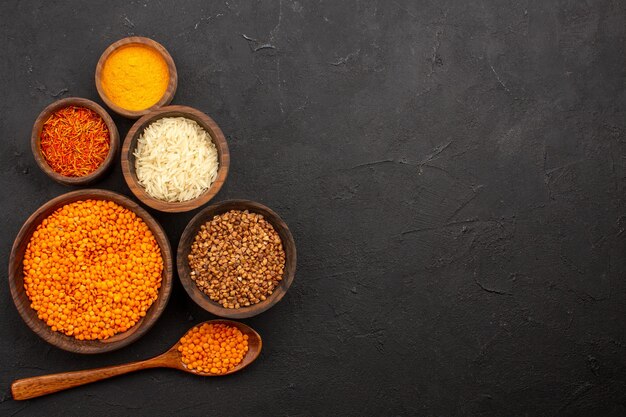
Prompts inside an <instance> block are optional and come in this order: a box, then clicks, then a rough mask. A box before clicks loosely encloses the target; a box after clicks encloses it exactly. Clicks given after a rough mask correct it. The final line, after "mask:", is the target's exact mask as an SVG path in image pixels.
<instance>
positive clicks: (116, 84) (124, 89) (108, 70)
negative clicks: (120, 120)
mask: <svg viewBox="0 0 626 417" xmlns="http://www.w3.org/2000/svg"><path fill="white" fill-rule="evenodd" d="M169 76H170V74H169V70H168V68H167V63H166V62H165V59H163V57H162V56H161V54H160V53H159V52H157V51H156V50H154V49H153V48H150V47H147V46H143V45H136V44H135V45H128V46H125V47H122V48H120V49H118V50H116V51H114V52H113V53H112V54H111V55H110V56H109V57H108V58H107V60H106V61H105V63H104V66H103V68H102V88H103V89H104V93H105V94H106V96H107V97H108V98H109V99H110V100H111V101H112V102H113V103H115V104H117V105H118V106H120V107H122V108H124V109H126V110H133V111H139V110H145V109H147V108H149V107H151V106H153V105H155V104H156V103H158V101H159V100H160V99H161V97H163V94H164V93H165V90H166V89H167V85H168V83H169Z"/></svg>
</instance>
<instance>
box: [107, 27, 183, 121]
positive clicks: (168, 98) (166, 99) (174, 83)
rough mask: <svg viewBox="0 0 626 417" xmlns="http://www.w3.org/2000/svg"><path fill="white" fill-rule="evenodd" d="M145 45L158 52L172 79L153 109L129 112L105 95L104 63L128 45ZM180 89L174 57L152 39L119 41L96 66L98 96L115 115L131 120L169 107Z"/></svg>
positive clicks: (138, 38) (134, 38)
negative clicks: (160, 108) (116, 51)
mask: <svg viewBox="0 0 626 417" xmlns="http://www.w3.org/2000/svg"><path fill="white" fill-rule="evenodd" d="M133 44H135V45H143V46H146V47H149V48H152V49H154V50H155V51H157V52H158V53H159V54H161V56H162V57H163V59H164V60H165V63H166V64H167V69H168V70H169V74H170V79H169V83H168V85H167V88H166V89H165V93H163V96H162V97H161V99H160V100H159V101H158V102H157V103H156V104H154V105H153V106H152V107H148V108H147V109H144V110H128V109H125V108H123V107H120V106H118V105H117V104H115V103H114V102H113V101H111V100H110V99H109V97H108V96H107V95H106V94H105V93H104V89H103V88H102V68H103V67H104V63H105V62H106V60H107V59H108V58H109V56H111V54H112V53H113V52H114V51H115V50H117V49H119V48H122V47H125V46H128V45H133ZM177 87H178V72H177V71H176V65H174V60H173V59H172V56H171V55H170V54H169V52H167V49H165V48H164V47H163V45H161V44H160V43H158V42H156V41H154V40H152V39H150V38H144V37H141V36H131V37H128V38H124V39H120V40H119V41H117V42H115V43H113V44H111V45H110V46H109V47H108V48H107V49H105V50H104V52H103V53H102V55H101V56H100V59H99V60H98V65H96V89H97V90H98V94H99V95H100V98H101V99H102V101H104V102H105V103H106V105H107V106H109V108H110V109H111V110H113V111H114V112H115V113H117V114H120V115H122V116H124V117H128V118H129V119H137V118H139V117H141V116H143V115H144V114H148V113H150V112H151V111H152V110H155V109H158V108H159V107H163V106H167V105H168V104H170V103H171V102H172V99H173V98H174V94H176V88H177Z"/></svg>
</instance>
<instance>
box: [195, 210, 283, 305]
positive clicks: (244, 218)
mask: <svg viewBox="0 0 626 417" xmlns="http://www.w3.org/2000/svg"><path fill="white" fill-rule="evenodd" d="M188 261H189V267H190V268H191V278H192V279H193V280H194V281H195V283H196V285H197V286H198V288H200V290H202V292H204V293H205V294H206V295H208V296H209V297H210V298H211V299H212V300H213V301H216V302H218V303H220V304H221V305H222V306H223V307H226V308H241V307H244V306H245V307H248V306H250V305H253V304H256V303H259V302H261V301H264V300H265V299H266V298H267V297H268V296H269V295H270V294H272V293H273V292H274V289H275V288H276V286H277V285H278V283H279V282H280V281H281V280H282V279H283V271H284V270H285V251H284V250H283V245H282V242H281V240H280V236H278V233H276V230H274V228H273V227H272V225H271V224H270V223H269V222H268V221H267V220H265V219H264V218H263V216H262V215H260V214H257V213H250V212H248V211H247V210H246V211H239V210H231V211H229V212H226V213H223V214H220V215H217V216H215V217H213V219H212V220H210V221H208V222H207V223H205V224H204V225H202V227H201V228H200V231H199V232H198V234H197V235H196V237H195V239H194V242H193V244H192V245H191V252H190V253H189V256H188Z"/></svg>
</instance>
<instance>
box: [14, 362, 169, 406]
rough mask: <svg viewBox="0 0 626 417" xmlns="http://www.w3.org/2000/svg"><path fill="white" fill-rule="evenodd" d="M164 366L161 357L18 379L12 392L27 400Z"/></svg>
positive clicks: (15, 396) (20, 398)
mask: <svg viewBox="0 0 626 417" xmlns="http://www.w3.org/2000/svg"><path fill="white" fill-rule="evenodd" d="M164 365H165V364H164V363H163V361H161V360H159V357H157V358H152V359H148V360H145V361H140V362H132V363H127V364H124V365H114V366H108V367H105V368H96V369H87V370H84V371H76V372H62V373H59V374H52V375H43V376H35V377H32V378H24V379H18V380H17V381H15V382H13V384H11V392H12V393H13V399H15V400H27V399H29V398H35V397H40V396H42V395H47V394H52V393H53V392H57V391H62V390H64V389H68V388H73V387H77V386H79V385H84V384H89V383H90V382H96V381H100V380H102V379H107V378H111V377H113V376H117V375H123V374H127V373H129V372H134V371H139V370H141V369H147V368H156V367H160V366H164Z"/></svg>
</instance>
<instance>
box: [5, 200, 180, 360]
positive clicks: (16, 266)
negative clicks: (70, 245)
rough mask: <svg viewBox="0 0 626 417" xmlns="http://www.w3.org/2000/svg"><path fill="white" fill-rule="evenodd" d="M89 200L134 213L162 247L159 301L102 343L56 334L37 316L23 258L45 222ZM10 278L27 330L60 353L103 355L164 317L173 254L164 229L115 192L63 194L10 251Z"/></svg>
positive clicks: (43, 209)
mask: <svg viewBox="0 0 626 417" xmlns="http://www.w3.org/2000/svg"><path fill="white" fill-rule="evenodd" d="M88 199H92V200H105V201H112V202H114V203H116V204H118V205H120V206H122V207H124V208H126V209H128V210H130V211H132V212H133V213H135V215H136V216H138V217H139V218H141V219H142V220H143V221H144V223H145V224H146V225H147V226H148V228H149V229H150V231H151V232H152V234H153V236H154V238H155V239H156V242H157V244H158V246H159V247H160V250H161V256H162V259H163V272H162V274H161V287H160V288H159V290H158V295H157V298H156V300H155V301H154V302H153V303H152V305H151V306H150V307H149V308H148V309H147V311H146V314H145V316H144V317H141V318H140V319H139V321H137V323H135V325H134V326H132V327H130V328H129V329H128V330H126V331H124V332H121V333H117V334H115V335H114V336H112V337H109V338H108V339H103V340H78V339H76V338H74V337H72V336H67V335H65V334H63V333H61V332H58V331H53V330H52V328H51V327H49V326H48V325H47V324H46V323H45V322H44V321H43V320H41V319H40V318H39V317H38V315H37V312H36V311H35V310H34V309H33V308H32V307H31V300H30V299H29V297H28V295H27V294H26V290H25V287H24V272H23V262H24V256H25V252H26V248H27V246H28V244H29V242H30V240H31V237H32V236H33V233H34V232H35V231H36V229H37V227H38V226H39V225H40V224H41V222H42V221H43V220H44V219H46V218H47V217H48V216H50V215H51V214H52V213H54V212H55V211H56V210H57V209H58V208H60V207H62V206H64V205H66V204H69V203H73V202H77V201H84V200H88ZM8 275H9V276H8V277H9V287H10V290H11V296H12V298H13V302H14V303H15V306H16V307H17V310H18V312H19V313H20V316H21V317H22V319H23V320H24V321H25V322H26V324H27V325H28V327H30V328H31V330H32V331H34V332H35V333H36V334H37V335H38V336H39V337H41V338H42V339H44V340H45V341H46V342H48V343H50V344H52V345H54V346H56V347H58V348H60V349H64V350H67V351H70V352H76V353H85V354H93V353H102V352H109V351H112V350H116V349H119V348H121V347H123V346H126V345H128V344H130V343H132V342H134V341H136V340H137V339H139V338H140V337H141V336H143V335H144V334H145V333H146V332H147V331H148V330H149V329H150V328H151V327H152V326H153V325H154V324H155V322H156V320H157V319H158V318H159V316H160V315H161V313H163V310H164V309H165V306H166V305H167V302H168V300H169V297H170V293H171V290H172V276H173V265H172V253H171V248H170V244H169V241H168V239H167V236H166V234H165V232H164V231H163V229H162V227H161V226H160V225H159V223H157V221H156V220H154V218H152V216H150V214H148V212H146V211H145V210H144V209H143V208H141V207H140V206H139V205H138V204H137V203H135V202H133V201H132V200H130V199H129V198H127V197H125V196H123V195H121V194H118V193H115V192H112V191H107V190H100V189H87V190H77V191H73V192H70V193H67V194H63V195H61V196H59V197H56V198H54V199H52V200H50V201H48V202H47V203H46V204H44V205H43V206H41V207H40V208H39V209H37V211H35V212H34V213H33V214H32V215H31V216H30V217H29V218H28V219H27V220H26V222H25V223H24V225H23V226H22V228H21V229H20V231H19V233H18V235H17V237H16V239H15V241H14V243H13V247H12V249H11V255H10V257H9V274H8Z"/></svg>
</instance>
